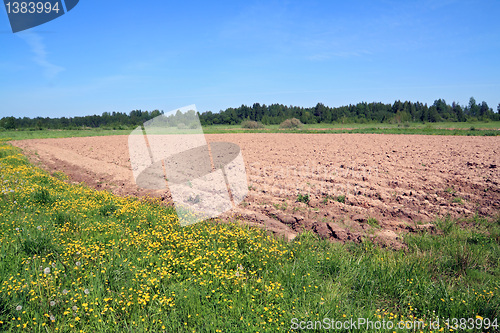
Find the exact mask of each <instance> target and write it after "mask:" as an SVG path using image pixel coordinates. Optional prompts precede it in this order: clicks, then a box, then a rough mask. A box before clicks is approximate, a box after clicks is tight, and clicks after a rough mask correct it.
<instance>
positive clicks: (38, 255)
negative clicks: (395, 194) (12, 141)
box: [0, 142, 500, 332]
mask: <svg viewBox="0 0 500 333" xmlns="http://www.w3.org/2000/svg"><path fill="white" fill-rule="evenodd" d="M65 179H66V177H65V175H64V174H62V173H55V174H52V175H50V174H48V173H47V172H45V171H43V170H41V169H39V168H37V167H35V166H33V165H32V164H30V163H29V162H28V161H27V159H26V158H25V157H24V156H23V155H21V154H20V152H19V150H18V149H16V148H13V147H12V146H10V145H9V144H7V143H5V142H4V143H1V142H0V256H1V260H0V331H2V332H18V331H24V332H280V331H283V332H286V331H292V328H293V327H292V325H291V323H292V320H298V321H304V322H307V321H316V320H323V319H324V318H329V319H332V320H342V321H345V320H350V319H351V318H352V319H353V320H357V318H366V319H368V320H372V321H375V320H382V319H383V320H386V321H388V320H391V321H394V322H395V323H397V322H399V321H400V320H404V321H409V322H413V321H415V320H423V321H425V323H426V325H427V324H428V322H429V321H430V320H433V321H434V320H435V319H436V318H437V317H439V318H442V319H441V325H442V326H441V327H444V322H443V319H446V318H472V319H473V320H479V321H481V320H482V319H481V318H483V319H491V320H492V321H493V320H494V319H495V318H498V317H500V296H499V292H500V290H499V288H500V217H498V218H495V219H483V218H479V217H476V218H474V219H471V220H449V219H442V220H439V219H436V221H435V225H436V228H437V230H438V233H434V234H430V233H427V232H421V233H415V234H411V235H407V236H405V238H404V241H405V244H406V245H407V248H406V249H403V250H398V251H396V250H392V249H387V248H381V247H380V246H376V245H375V244H373V243H372V242H370V241H369V240H364V241H363V242H362V243H361V244H355V243H348V244H345V245H342V244H338V243H330V242H327V241H325V240H321V239H318V238H317V236H315V235H313V234H311V233H307V232H306V233H304V234H302V235H300V236H299V237H297V238H296V239H295V240H294V241H292V242H286V241H284V240H281V239H277V238H275V237H273V236H270V235H268V234H266V233H265V232H264V231H262V230H260V229H255V228H249V227H247V226H242V225H240V224H239V223H236V222H237V221H234V222H233V223H221V222H220V221H217V220H211V221H206V222H203V223H198V224H195V225H192V226H188V227H180V226H179V223H178V220H177V216H176V213H175V211H174V210H173V209H172V208H171V207H167V206H165V205H162V204H161V203H160V202H158V201H156V200H154V199H151V198H142V199H138V198H133V197H117V196H114V195H112V194H111V193H109V192H104V191H95V190H93V189H90V188H88V187H86V186H85V185H84V184H78V185H74V184H69V183H68V182H66V181H65ZM294 318H296V319H294ZM450 323H451V321H450ZM456 328H457V329H458V330H460V328H459V327H456ZM341 331H342V330H341ZM344 331H345V330H344ZM359 331H360V332H363V331H370V330H365V329H360V330H359ZM391 331H395V332H408V330H399V329H394V330H391ZM418 331H422V332H429V331H432V330H431V329H430V328H429V327H428V326H426V327H425V328H422V329H421V330H418ZM434 331H437V330H434ZM445 331H450V330H449V329H448V328H446V329H445ZM471 331H477V332H481V331H484V332H495V331H496V332H498V329H495V328H490V329H487V330H486V329H484V328H483V329H475V330H471Z"/></svg>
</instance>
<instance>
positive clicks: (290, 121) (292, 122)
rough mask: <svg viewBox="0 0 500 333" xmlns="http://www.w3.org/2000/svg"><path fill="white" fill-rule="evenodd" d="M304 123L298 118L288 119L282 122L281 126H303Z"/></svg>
mask: <svg viewBox="0 0 500 333" xmlns="http://www.w3.org/2000/svg"><path fill="white" fill-rule="evenodd" d="M301 127H302V123H301V122H300V120H298V119H297V118H292V119H287V120H285V121H284V122H282V123H281V124H280V128H301Z"/></svg>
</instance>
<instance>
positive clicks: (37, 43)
mask: <svg viewBox="0 0 500 333" xmlns="http://www.w3.org/2000/svg"><path fill="white" fill-rule="evenodd" d="M17 35H18V36H20V37H21V38H22V39H24V40H25V41H26V42H27V43H28V45H29V46H30V47H31V52H33V54H34V57H33V61H34V62H35V63H37V64H38V65H39V66H40V67H42V69H43V72H44V75H45V77H46V78H47V79H49V80H52V79H54V78H55V77H56V76H57V74H59V73H60V72H62V71H64V70H65V68H63V67H61V66H57V65H54V64H53V63H51V62H50V61H49V60H48V59H47V51H46V49H45V44H44V43H43V39H42V37H41V36H40V35H38V34H37V33H35V32H22V33H18V34H17Z"/></svg>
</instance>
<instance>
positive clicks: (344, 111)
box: [200, 97, 500, 125]
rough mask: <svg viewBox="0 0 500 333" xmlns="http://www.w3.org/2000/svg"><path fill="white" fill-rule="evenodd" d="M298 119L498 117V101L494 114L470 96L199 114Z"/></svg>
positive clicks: (235, 119) (205, 120)
mask: <svg viewBox="0 0 500 333" xmlns="http://www.w3.org/2000/svg"><path fill="white" fill-rule="evenodd" d="M290 118H297V119H299V120H300V121H301V122H302V123H304V124H314V123H342V122H344V123H368V122H373V123H375V122H377V123H384V122H385V123H404V122H440V121H453V122H464V121H468V120H469V121H475V120H482V121H485V120H500V104H498V107H497V112H496V113H495V112H494V111H493V109H492V108H490V107H489V106H488V104H487V103H486V102H482V103H480V104H478V103H477V102H476V100H475V99H474V98H473V97H471V98H470V100H469V104H468V105H466V106H461V105H459V104H458V103H455V102H453V103H452V104H451V105H449V104H447V103H446V101H445V100H444V99H438V100H436V101H434V104H432V105H431V106H428V105H427V104H423V103H420V102H415V103H413V102H409V101H405V102H401V101H399V100H398V101H395V102H394V103H393V104H384V103H375V102H373V103H366V102H362V103H358V104H356V105H353V104H350V105H346V106H340V107H328V106H325V105H324V104H322V103H318V104H316V106H315V107H311V108H304V107H298V106H286V105H282V104H271V105H269V106H267V105H265V104H264V105H260V104H259V103H255V104H253V106H251V107H250V106H246V105H242V106H240V107H238V108H229V109H226V110H225V111H221V112H219V113H213V112H211V111H207V112H203V113H202V114H201V115H200V120H201V124H202V125H213V124H233V125H234V124H240V123H241V121H243V120H254V121H259V122H261V123H263V124H265V125H271V124H280V123H281V122H283V121H284V120H285V119H290Z"/></svg>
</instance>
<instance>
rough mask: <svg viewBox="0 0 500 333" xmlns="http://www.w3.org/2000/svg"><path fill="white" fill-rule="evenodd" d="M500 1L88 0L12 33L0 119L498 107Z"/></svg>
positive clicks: (1, 17) (1, 28)
mask: <svg viewBox="0 0 500 333" xmlns="http://www.w3.org/2000/svg"><path fill="white" fill-rule="evenodd" d="M498 13H500V2H499V1H497V0H493V1H480V0H478V1H452V0H436V1H426V0H421V1H389V0H384V1H273V0H267V1H234V0H233V1H212V2H210V1H184V2H182V1H157V0H150V1H119V0H111V1H102V0H101V1H92V0H80V3H79V4H78V5H77V6H76V7H75V8H74V9H73V10H72V11H70V12H69V13H67V14H65V15H63V16H61V17H59V18H58V19H55V20H53V21H51V22H48V23H46V24H44V25H41V26H38V27H35V28H32V29H30V30H27V31H25V32H20V33H16V34H13V33H12V32H11V30H10V25H9V22H8V18H7V14H6V10H5V9H4V8H0V50H1V51H0V117H3V116H10V115H13V116H16V117H24V116H27V117H37V116H41V117H61V116H66V117H71V116H83V115H91V114H101V113H102V112H106V111H107V112H112V111H119V112H127V113H128V112H130V111H131V110H134V109H142V110H153V109H159V110H164V111H165V112H167V111H170V110H172V109H176V108H179V107H182V106H185V105H189V104H196V106H197V108H198V111H201V112H203V111H206V110H211V111H214V112H216V111H219V110H221V109H226V108H228V107H237V106H240V105H241V104H247V105H252V104H253V103H255V102H259V103H261V104H262V103H265V104H272V103H282V104H286V105H299V106H304V107H308V106H314V105H316V103H318V102H321V103H324V104H326V105H329V106H340V105H346V104H350V103H352V104H355V103H358V102H361V101H367V102H372V101H375V102H379V101H380V102H384V103H393V102H394V101H395V100H398V99H399V100H402V101H403V100H411V101H417V100H418V101H421V102H424V103H428V104H432V103H433V102H434V100H435V99H438V98H444V99H445V100H446V102H448V103H451V102H452V101H457V102H459V103H460V104H462V105H465V104H467V103H468V100H469V98H470V97H471V96H474V97H475V99H476V100H477V101H478V102H481V101H486V102H487V103H488V104H489V106H490V107H492V108H493V109H494V110H495V111H496V106H497V105H498V104H499V103H500V20H499V19H498Z"/></svg>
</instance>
